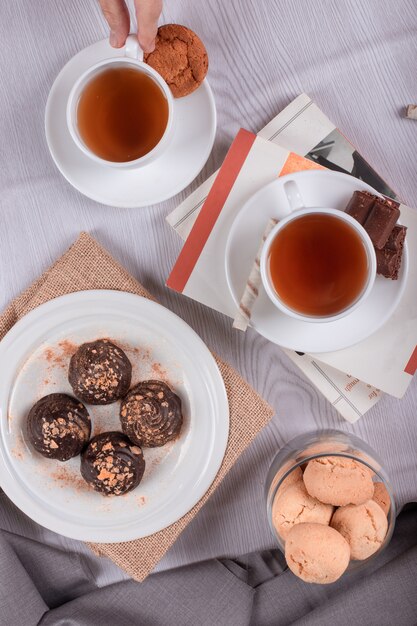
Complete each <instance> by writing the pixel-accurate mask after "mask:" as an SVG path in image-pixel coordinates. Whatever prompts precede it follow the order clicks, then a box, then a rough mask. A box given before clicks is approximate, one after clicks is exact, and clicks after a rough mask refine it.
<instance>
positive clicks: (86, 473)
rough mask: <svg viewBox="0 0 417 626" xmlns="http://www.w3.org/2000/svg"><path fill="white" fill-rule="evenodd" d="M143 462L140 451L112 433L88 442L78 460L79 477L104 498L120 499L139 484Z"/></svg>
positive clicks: (124, 438) (123, 437) (129, 442)
mask: <svg viewBox="0 0 417 626" xmlns="http://www.w3.org/2000/svg"><path fill="white" fill-rule="evenodd" d="M144 471H145V460H144V458H143V454H142V450H141V448H140V447H139V446H135V445H133V444H132V442H131V441H129V439H128V438H127V437H126V435H123V433H119V432H116V431H111V432H107V433H101V434H100V435H96V436H95V437H93V438H92V440H91V441H90V443H89V444H88V446H87V448H86V449H85V450H84V452H83V454H82V456H81V475H82V477H83V478H84V480H85V481H86V482H87V483H88V484H89V485H91V486H92V487H93V489H95V490H96V491H98V492H100V493H102V494H103V495H105V496H121V495H122V494H124V493H127V492H128V491H132V489H135V487H137V486H138V485H139V483H140V481H141V480H142V476H143V472H144Z"/></svg>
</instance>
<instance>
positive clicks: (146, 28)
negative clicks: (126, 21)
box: [135, 0, 162, 52]
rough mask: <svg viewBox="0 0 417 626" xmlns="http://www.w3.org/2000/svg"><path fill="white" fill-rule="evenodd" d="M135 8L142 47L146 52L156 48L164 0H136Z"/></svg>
mask: <svg viewBox="0 0 417 626" xmlns="http://www.w3.org/2000/svg"><path fill="white" fill-rule="evenodd" d="M135 9H136V19H137V22H138V39H139V43H140V47H141V48H142V50H143V51H144V52H152V51H153V50H154V49H155V37H156V32H157V30H158V20H159V16H160V15H161V11H162V0H135Z"/></svg>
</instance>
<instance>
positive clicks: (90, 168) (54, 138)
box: [45, 39, 216, 208]
mask: <svg viewBox="0 0 417 626" xmlns="http://www.w3.org/2000/svg"><path fill="white" fill-rule="evenodd" d="M123 55H124V49H123V48H121V49H118V50H116V49H114V48H111V47H110V44H109V43H108V40H107V39H105V40H102V41H98V42H97V43H95V44H93V45H91V46H89V47H88V48H85V49H84V50H81V52H79V53H78V54H77V55H76V56H74V57H73V58H72V59H71V60H70V61H69V62H68V63H67V64H66V65H65V66H64V67H63V69H62V70H61V72H60V73H59V75H58V76H57V78H56V80H55V82H54V84H53V85H52V88H51V91H50V93H49V97H48V101H47V104H46V111H45V132H46V140H47V142H48V147H49V150H50V152H51V155H52V158H53V159H54V161H55V164H56V166H57V167H58V169H59V170H60V172H61V173H62V175H63V176H64V177H65V178H66V179H67V180H68V182H70V183H71V185H73V186H74V187H75V188H76V189H78V191H80V192H81V193H83V194H84V195H86V196H88V197H89V198H91V199H93V200H95V201H97V202H101V203H102V204H107V205H110V206H115V207H122V208H135V207H144V206H149V205H152V204H157V203H158V202H163V201H164V200H167V199H169V198H171V197H172V196H174V195H176V194H177V193H179V192H180V191H182V190H183V189H184V188H185V187H187V185H189V184H190V183H191V182H192V180H194V178H195V177H196V176H197V174H198V173H199V172H200V170H201V169H202V168H203V166H204V165H205V163H206V161H207V159H208V157H209V155H210V152H211V149H212V147H213V143H214V137H215V133H216V107H215V102H214V97H213V93H212V91H211V88H210V85H209V84H208V82H207V79H205V80H204V82H203V83H202V85H201V86H200V87H199V88H198V89H197V90H196V91H195V92H194V93H192V94H190V95H189V96H186V97H184V98H180V99H176V100H174V107H175V117H176V120H175V129H174V133H173V136H172V139H171V140H170V143H169V146H168V147H167V149H166V151H165V152H164V153H163V154H162V155H161V156H160V157H159V158H158V160H155V161H153V162H151V163H149V164H147V165H143V166H142V167H140V168H132V169H126V170H121V169H113V168H110V167H108V166H106V165H102V164H100V163H96V162H94V161H93V160H92V159H90V158H89V157H88V156H86V155H85V154H83V152H81V151H80V150H79V148H78V147H77V146H76V145H75V143H74V141H73V140H72V138H71V135H70V133H69V130H68V127H67V123H66V108H67V100H68V96H69V93H70V91H71V89H72V87H73V85H74V83H75V82H76V80H77V79H78V78H79V76H80V75H81V74H82V73H83V72H84V71H85V70H87V69H88V68H89V67H90V66H92V65H95V64H96V63H99V62H100V61H102V60H104V59H107V58H109V57H122V56H123Z"/></svg>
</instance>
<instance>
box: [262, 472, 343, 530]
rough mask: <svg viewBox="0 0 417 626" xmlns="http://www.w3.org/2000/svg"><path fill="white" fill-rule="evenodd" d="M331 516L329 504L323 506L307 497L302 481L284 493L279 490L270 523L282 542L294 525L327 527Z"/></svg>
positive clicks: (331, 508) (331, 511)
mask: <svg viewBox="0 0 417 626" xmlns="http://www.w3.org/2000/svg"><path fill="white" fill-rule="evenodd" d="M332 514H333V507H332V506H331V504H323V503H322V502H319V501H318V500H316V499H315V498H312V497H311V496H309V495H308V493H307V491H306V488H305V486H304V483H303V481H302V480H300V481H299V482H296V483H294V484H292V485H290V486H289V487H287V488H286V489H284V491H281V490H279V491H278V492H277V495H276V496H275V499H274V504H273V506H272V522H273V524H274V527H275V529H276V531H277V533H278V534H279V535H280V536H281V537H282V538H283V539H284V540H286V539H287V537H288V533H289V532H290V530H291V528H292V527H293V526H294V525H295V524H302V523H303V522H313V523H316V524H325V525H329V524H330V519H331V517H332Z"/></svg>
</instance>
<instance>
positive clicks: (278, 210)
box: [225, 170, 408, 353]
mask: <svg viewBox="0 0 417 626" xmlns="http://www.w3.org/2000/svg"><path fill="white" fill-rule="evenodd" d="M294 185H295V187H296V190H297V194H296V195H297V196H298V197H299V198H302V200H303V203H304V206H306V207H317V206H324V207H325V206H327V207H333V208H334V209H339V210H341V211H343V210H344V209H345V208H346V205H347V203H348V202H349V200H350V198H351V197H352V194H353V192H354V191H356V190H358V189H362V190H365V191H369V192H371V193H373V194H376V195H378V196H379V195H381V194H379V193H378V192H377V191H375V190H374V189H372V187H370V186H369V185H367V184H366V183H364V182H363V181H360V180H357V179H356V178H354V177H353V176H349V175H348V174H342V173H339V172H331V171H326V170H323V171H321V170H312V171H307V172H298V173H296V174H288V175H287V176H283V177H281V178H278V179H277V180H275V181H273V182H272V183H269V184H268V185H266V186H265V187H262V188H261V189H260V190H259V191H258V192H257V193H255V194H254V195H253V196H252V197H251V198H249V200H248V201H247V202H246V203H245V204H244V205H243V207H242V208H241V210H240V211H239V213H238V214H237V216H236V218H235V220H234V222H233V224H232V227H231V229H230V232H229V236H228V240H227V245H226V254H225V271H226V278H227V283H228V286H229V289H230V293H231V295H232V297H233V300H234V302H235V304H236V308H238V306H239V301H240V298H241V295H242V293H243V290H244V287H245V284H246V281H247V278H248V276H249V272H250V270H251V267H252V264H253V261H254V259H255V257H256V253H257V250H258V247H259V242H260V241H261V239H262V236H263V233H264V230H265V227H266V225H267V223H268V221H269V220H270V219H271V218H275V219H278V220H280V219H283V218H284V217H286V216H287V215H288V214H289V211H291V210H295V208H296V207H295V206H294V205H293V201H294ZM400 221H401V218H400ZM407 272H408V254H407V246H406V245H405V246H404V254H403V260H402V267H401V270H400V274H399V278H398V280H390V279H387V278H384V277H383V276H377V277H376V279H375V282H374V285H373V287H372V290H371V291H370V293H369V295H368V297H367V298H366V300H365V301H364V302H362V303H361V304H360V305H359V306H358V307H357V308H355V309H354V310H352V312H350V313H349V314H348V315H346V316H344V317H342V318H340V319H337V320H335V321H332V322H323V323H321V324H317V323H315V322H308V321H304V320H300V319H296V318H294V317H291V316H289V315H286V314H285V313H283V312H282V311H280V310H279V309H278V308H277V307H276V306H275V305H274V304H273V303H272V301H271V300H270V298H269V297H268V295H267V294H266V291H265V289H264V288H263V287H261V288H260V290H259V296H258V298H257V300H256V302H255V304H254V307H253V309H252V314H251V326H252V327H253V328H255V330H256V331H257V332H259V333H260V334H261V335H263V336H264V337H265V338H266V339H268V340H269V341H272V342H274V343H276V344H278V345H280V346H282V347H283V348H288V349H290V350H296V351H299V352H309V353H320V352H334V351H335V350H341V349H343V348H347V347H350V346H353V345H354V344H356V343H359V342H360V341H363V340H364V339H366V338H367V337H369V336H370V335H371V334H372V333H374V332H376V331H377V330H378V329H379V328H380V327H381V326H382V325H383V324H384V323H385V322H387V321H388V319H389V318H390V317H391V315H392V314H393V313H394V311H395V309H396V307H397V305H398V303H399V301H400V299H401V296H402V294H403V292H404V289H405V285H406V280H407Z"/></svg>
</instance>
